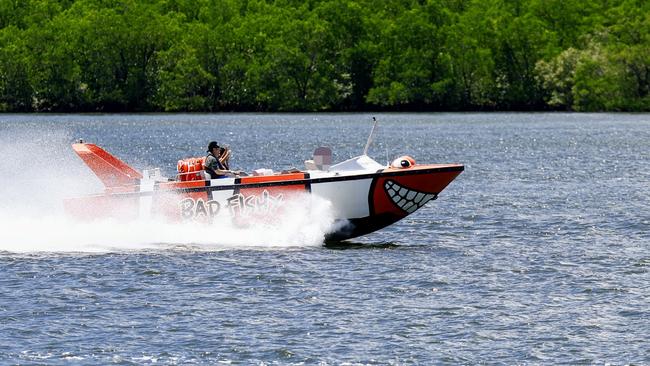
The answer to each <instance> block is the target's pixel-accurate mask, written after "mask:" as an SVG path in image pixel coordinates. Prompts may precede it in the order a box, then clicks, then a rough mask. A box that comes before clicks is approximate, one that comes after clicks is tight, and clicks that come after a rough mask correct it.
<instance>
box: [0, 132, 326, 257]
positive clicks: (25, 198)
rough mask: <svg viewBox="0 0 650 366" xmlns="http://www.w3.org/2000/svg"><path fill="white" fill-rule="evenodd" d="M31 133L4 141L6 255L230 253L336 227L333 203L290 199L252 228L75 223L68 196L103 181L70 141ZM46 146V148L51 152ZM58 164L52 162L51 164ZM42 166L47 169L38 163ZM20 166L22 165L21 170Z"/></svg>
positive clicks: (300, 240) (0, 218)
mask: <svg viewBox="0 0 650 366" xmlns="http://www.w3.org/2000/svg"><path fill="white" fill-rule="evenodd" d="M28 141H29V138H28V136H24V138H21V136H15V135H14V136H11V139H9V137H8V136H3V137H2V138H0V156H3V157H4V158H3V159H2V161H0V169H1V171H3V172H12V173H11V177H12V178H11V180H10V181H7V182H6V183H3V184H2V185H0V222H2V228H4V229H3V230H0V252H9V253H31V252H52V253H58V252H64V253H75V252H78V253H107V252H128V251H143V250H145V251H148V250H205V251H214V250H229V249H242V248H247V249H265V248H270V249H273V248H287V247H309V246H321V245H322V244H323V242H324V238H325V235H326V234H327V233H328V232H330V231H331V230H332V229H333V225H334V219H333V217H334V215H333V212H332V211H333V210H332V207H331V205H330V203H329V202H328V201H326V200H324V199H320V198H318V197H314V196H309V197H307V198H306V199H305V197H303V198H302V199H295V200H289V201H287V202H286V206H285V207H286V209H285V210H283V211H282V212H281V213H278V214H276V215H275V216H274V219H273V221H272V222H269V221H268V220H256V219H248V220H247V222H246V225H241V224H240V223H239V224H235V223H233V222H232V221H231V220H223V221H219V222H216V221H215V222H213V223H211V224H206V223H193V222H191V223H169V222H163V221H157V220H136V221H126V220H114V219H111V220H101V221H76V220H75V219H73V218H70V217H67V216H66V215H65V213H64V210H63V199H64V198H67V197H72V196H78V195H80V194H89V193H97V192H101V191H102V189H103V186H102V184H101V183H100V182H99V180H98V179H97V178H96V177H95V176H93V175H92V173H90V172H89V171H88V170H87V169H86V168H85V166H84V165H83V163H82V162H81V161H80V160H79V159H78V157H76V156H75V155H74V154H73V153H72V152H70V151H69V150H70V149H69V137H67V136H65V135H64V134H63V133H61V134H53V135H50V136H49V137H48V141H46V142H43V141H41V142H38V141H37V142H31V143H30V142H28ZM44 149H45V151H44ZM50 162H51V164H50ZM39 164H43V165H39ZM17 167H21V168H17Z"/></svg>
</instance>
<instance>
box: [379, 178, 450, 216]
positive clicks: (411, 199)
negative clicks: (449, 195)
mask: <svg viewBox="0 0 650 366" xmlns="http://www.w3.org/2000/svg"><path fill="white" fill-rule="evenodd" d="M384 189H385V190H386V193H388V196H389V197H390V199H391V200H392V201H393V203H395V204H396V205H397V207H399V208H401V209H402V210H404V211H406V212H408V213H413V212H415V210H417V209H418V208H420V207H422V206H424V205H425V204H426V203H427V202H429V201H431V200H432V199H436V196H437V195H436V194H430V193H423V192H418V191H414V190H412V189H408V188H406V187H404V186H400V185H399V184H397V183H396V182H395V181H392V180H388V181H386V183H385V184H384Z"/></svg>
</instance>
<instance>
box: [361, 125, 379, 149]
mask: <svg viewBox="0 0 650 366" xmlns="http://www.w3.org/2000/svg"><path fill="white" fill-rule="evenodd" d="M372 120H373V121H375V123H374V124H373V125H372V130H370V136H368V142H366V147H365V148H364V149H363V155H366V156H367V155H368V148H369V147H370V143H372V136H373V135H374V134H375V128H376V127H377V119H376V118H375V117H372Z"/></svg>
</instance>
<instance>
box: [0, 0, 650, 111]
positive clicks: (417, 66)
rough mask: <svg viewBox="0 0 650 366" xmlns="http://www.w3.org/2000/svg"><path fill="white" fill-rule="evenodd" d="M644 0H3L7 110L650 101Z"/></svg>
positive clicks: (638, 106) (2, 103)
mask: <svg viewBox="0 0 650 366" xmlns="http://www.w3.org/2000/svg"><path fill="white" fill-rule="evenodd" d="M649 88H650V1H648V0H420V1H415V0H357V1H351V0H322V1H319V0H306V1H303V0H278V1H265V0H76V1H75V0H0V111H8V112H32V111H37V112H41V111H44V112H67V111H74V112H121V111H210V112H216V111H360V110H398V111H402V110H404V111H443V110H444V111H456V110H460V111H467V110H575V111H650V90H649Z"/></svg>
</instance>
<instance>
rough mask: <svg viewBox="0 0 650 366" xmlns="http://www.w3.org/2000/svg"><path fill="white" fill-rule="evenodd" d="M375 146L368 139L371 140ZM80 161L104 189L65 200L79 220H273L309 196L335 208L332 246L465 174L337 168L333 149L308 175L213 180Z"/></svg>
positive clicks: (319, 152) (93, 156)
mask: <svg viewBox="0 0 650 366" xmlns="http://www.w3.org/2000/svg"><path fill="white" fill-rule="evenodd" d="M369 141H370V139H369ZM72 148H73V149H74V151H75V152H76V153H77V155H78V156H79V157H80V158H81V159H82V160H83V161H84V162H85V163H86V164H87V165H88V167H89V168H90V169H91V170H92V171H93V172H94V173H95V175H96V176H97V177H98V178H99V179H100V181H101V182H102V183H103V184H104V186H105V189H104V192H102V193H99V194H94V195H89V196H84V197H77V198H70V199H66V200H65V201H64V207H65V210H66V212H67V213H68V214H70V215H72V216H74V217H77V218H84V219H86V218H105V217H114V218H120V219H137V218H149V217H154V216H161V217H163V218H165V219H167V220H173V221H181V220H195V221H203V222H208V221H212V220H222V219H226V220H227V219H230V220H234V222H242V221H246V218H247V217H253V216H259V215H270V216H273V215H274V214H275V212H276V211H278V210H282V207H283V205H284V203H285V202H287V201H288V200H289V199H291V198H292V197H301V196H300V195H301V194H302V195H304V194H311V195H314V196H318V197H321V198H323V199H326V200H328V201H329V202H331V206H332V209H333V212H334V215H335V219H336V221H337V223H336V225H334V228H335V229H333V231H332V232H330V233H328V234H327V237H326V240H327V241H340V240H345V239H349V238H354V237H357V236H361V235H365V234H368V233H371V232H373V231H376V230H379V229H381V228H384V227H386V226H388V225H391V224H393V223H395V222H397V221H399V220H401V219H403V218H404V217H406V216H408V215H410V214H412V213H414V212H415V211H416V210H418V209H420V208H421V207H423V206H424V205H425V204H427V203H428V202H429V201H432V200H435V199H436V198H437V197H438V194H440V192H442V190H443V189H444V188H445V187H447V185H448V184H449V183H451V181H453V180H454V179H455V178H456V177H457V176H458V175H459V174H460V173H461V172H462V171H463V169H464V167H463V165H461V164H417V163H416V162H415V160H414V159H413V158H412V157H410V156H402V157H399V158H397V159H395V160H394V161H393V162H392V163H391V164H390V165H382V164H379V163H378V162H376V161H375V160H373V159H372V158H370V157H369V156H368V155H367V154H366V152H367V146H366V149H365V150H364V154H362V155H360V156H357V157H353V158H351V159H348V160H346V161H343V162H340V163H338V164H334V165H332V164H331V157H332V155H331V150H330V149H329V148H325V147H321V148H318V149H316V151H315V153H314V157H313V159H311V160H307V161H305V169H302V170H298V169H292V170H289V171H282V172H273V171H271V170H269V169H260V170H257V171H254V172H251V173H250V174H247V175H243V176H241V177H227V178H220V179H207V175H206V174H205V172H204V171H203V167H202V159H201V158H191V159H183V160H180V161H179V162H178V166H177V168H178V169H177V170H178V175H177V176H176V177H174V178H166V177H163V176H162V175H161V172H160V169H148V170H143V171H137V170H136V169H134V168H132V167H130V166H129V165H127V164H126V163H124V162H123V161H121V160H119V159H118V158H116V157H115V156H113V155H111V154H110V153H108V152H107V151H106V150H104V149H102V148H101V147H99V146H97V145H95V144H91V143H84V142H79V143H75V144H73V145H72Z"/></svg>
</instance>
